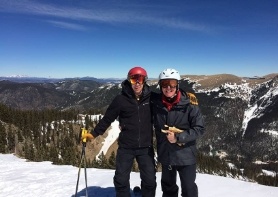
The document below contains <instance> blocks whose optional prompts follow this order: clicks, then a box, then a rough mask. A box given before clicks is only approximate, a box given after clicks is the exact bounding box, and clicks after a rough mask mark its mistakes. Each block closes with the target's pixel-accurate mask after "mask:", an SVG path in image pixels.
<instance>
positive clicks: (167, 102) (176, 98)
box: [162, 91, 181, 111]
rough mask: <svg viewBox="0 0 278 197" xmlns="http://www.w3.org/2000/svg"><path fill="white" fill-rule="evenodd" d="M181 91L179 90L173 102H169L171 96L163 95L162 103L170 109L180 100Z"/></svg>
mask: <svg viewBox="0 0 278 197" xmlns="http://www.w3.org/2000/svg"><path fill="white" fill-rule="evenodd" d="M180 98H181V93H180V91H178V94H177V95H176V96H175V97H174V98H173V99H174V100H173V101H172V102H169V98H167V97H166V96H164V95H163V96H162V103H163V104H164V105H165V107H166V108H167V109H168V111H170V110H171V109H172V107H173V106H174V105H175V104H177V103H178V102H179V101H180Z"/></svg>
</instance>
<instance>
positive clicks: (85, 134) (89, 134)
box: [81, 133, 94, 142]
mask: <svg viewBox="0 0 278 197" xmlns="http://www.w3.org/2000/svg"><path fill="white" fill-rule="evenodd" d="M88 139H89V140H92V139H94V136H93V135H92V134H91V133H84V134H82V136H81V140H82V141H83V142H84V140H88Z"/></svg>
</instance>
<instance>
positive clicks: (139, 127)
mask: <svg viewBox="0 0 278 197" xmlns="http://www.w3.org/2000/svg"><path fill="white" fill-rule="evenodd" d="M147 78H148V76H147V72H146V70H145V69H144V68H142V67H134V68H132V69H130V70H129V72H128V75H127V79H126V80H124V81H123V82H122V92H121V94H120V95H117V96H116V97H115V98H114V100H113V101H112V103H111V104H110V105H109V107H108V108H107V111H106V113H105V115H104V117H103V118H102V119H101V120H100V121H99V123H98V124H97V125H96V127H95V128H94V130H93V131H92V132H91V134H86V135H84V136H83V137H82V138H89V139H93V138H96V137H97V136H98V135H102V134H103V133H104V132H105V131H106V129H107V128H108V127H109V126H110V125H111V123H112V122H113V121H114V120H115V119H117V118H119V126H120V128H121V132H120V134H119V139H118V145H119V147H118V150H117V156H116V170H115V175H114V185H115V189H116V196H117V197H130V182H129V179H130V173H131V169H132V165H133V160H134V158H135V159H136V161H137V163H138V167H139V170H140V177H141V191H142V196H143V197H154V196H155V189H156V177H155V173H156V170H155V162H154V150H153V129H152V128H153V127H152V123H151V107H150V94H151V91H150V90H149V86H148V85H147V84H146V81H147Z"/></svg>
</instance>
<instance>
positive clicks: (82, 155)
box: [75, 128, 88, 197]
mask: <svg viewBox="0 0 278 197" xmlns="http://www.w3.org/2000/svg"><path fill="white" fill-rule="evenodd" d="M87 132H88V131H87V130H86V129H84V128H83V129H82V135H83V134H86V133H87ZM82 135H81V136H82ZM86 142H87V139H86V138H84V139H83V140H82V152H81V159H80V163H79V169H78V176H77V183H76V189H75V197H77V191H78V184H79V177H80V171H81V166H82V161H83V160H84V172H85V184H86V197H88V187H87V171H86V154H85V149H86Z"/></svg>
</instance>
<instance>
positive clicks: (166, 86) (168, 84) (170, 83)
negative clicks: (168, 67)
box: [160, 79, 178, 98]
mask: <svg viewBox="0 0 278 197" xmlns="http://www.w3.org/2000/svg"><path fill="white" fill-rule="evenodd" d="M177 85H178V81H177V80H175V79H163V80H161V81H160V87H161V90H162V93H163V94H164V96H166V97H169V98H172V97H174V96H175V94H176V91H177Z"/></svg>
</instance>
